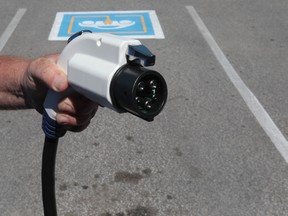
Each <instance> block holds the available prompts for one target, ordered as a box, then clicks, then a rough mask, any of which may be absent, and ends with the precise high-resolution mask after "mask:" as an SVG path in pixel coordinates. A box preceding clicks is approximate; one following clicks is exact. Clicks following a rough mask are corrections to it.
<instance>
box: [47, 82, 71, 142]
mask: <svg viewBox="0 0 288 216" xmlns="http://www.w3.org/2000/svg"><path fill="white" fill-rule="evenodd" d="M72 91H73V90H72V88H71V87H69V88H68V89H67V90H66V91H64V92H62V93H59V92H55V91H53V90H49V91H48V93H47V96H46V99H45V102H44V111H43V114H42V116H43V117H42V130H43V131H44V133H45V135H46V137H47V138H50V139H58V138H60V137H63V136H64V135H65V133H66V129H65V128H63V127H62V126H61V125H59V124H58V123H57V121H56V114H57V112H58V108H57V107H58V103H59V102H60V101H61V100H62V99H63V98H64V97H67V96H68V95H70V94H71V93H72Z"/></svg>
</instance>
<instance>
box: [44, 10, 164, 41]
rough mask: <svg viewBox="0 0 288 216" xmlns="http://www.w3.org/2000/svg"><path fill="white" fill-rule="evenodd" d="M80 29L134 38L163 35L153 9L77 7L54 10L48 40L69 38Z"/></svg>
mask: <svg viewBox="0 0 288 216" xmlns="http://www.w3.org/2000/svg"><path fill="white" fill-rule="evenodd" d="M82 30H90V31H92V32H93V33H107V34H113V35H117V36H123V37H127V38H134V39H140V38H142V39H144V38H145V39H146V38H158V39H164V38H165V37H164V34H163V31H162V28H161V25H160V22H159V20H158V17H157V15H156V12H155V11H153V10H149V11H91V12H89V11H83V12H81V11H79V12H57V14H56V17H55V20H54V24H53V26H52V29H51V32H50V35H49V40H53V41H54V40H56V41H58V40H68V39H69V38H70V37H71V36H72V35H73V34H75V33H76V32H79V31H82Z"/></svg>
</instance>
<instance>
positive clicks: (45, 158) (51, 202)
mask: <svg viewBox="0 0 288 216" xmlns="http://www.w3.org/2000/svg"><path fill="white" fill-rule="evenodd" d="M57 145H58V139H50V138H47V137H45V142H44V149H43V155H42V200H43V207H44V216H57V208H56V197H55V161H56V152H57Z"/></svg>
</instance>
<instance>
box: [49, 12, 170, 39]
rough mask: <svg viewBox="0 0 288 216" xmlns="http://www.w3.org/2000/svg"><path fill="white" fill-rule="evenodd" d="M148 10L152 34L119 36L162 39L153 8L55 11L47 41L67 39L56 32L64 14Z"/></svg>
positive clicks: (160, 28) (162, 35)
mask: <svg viewBox="0 0 288 216" xmlns="http://www.w3.org/2000/svg"><path fill="white" fill-rule="evenodd" d="M143 12H146V13H147V12H148V13H149V15H150V18H151V22H152V26H153V29H154V35H129V36H126V35H125V36H121V37H129V38H133V39H164V38H165V36H164V33H163V30H162V27H161V25H160V22H159V19H158V16H157V14H156V11H155V10H133V11H132V10H131V11H76V12H57V13H56V16H55V20H54V23H53V26H52V29H51V31H50V34H49V37H48V40H49V41H64V40H68V38H69V37H59V36H58V33H59V30H60V27H61V24H62V20H63V17H64V15H66V14H95V13H97V14H107V13H111V14H119V13H125V14H127V13H128V14H129V13H143Z"/></svg>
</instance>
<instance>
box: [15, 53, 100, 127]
mask: <svg viewBox="0 0 288 216" xmlns="http://www.w3.org/2000/svg"><path fill="white" fill-rule="evenodd" d="M58 57H59V55H58V54H53V55H48V56H45V57H40V58H38V59H36V60H34V61H32V62H31V63H30V64H29V66H28V69H27V71H26V72H25V73H24V75H23V78H22V82H21V83H22V89H23V92H24V94H25V100H26V103H27V104H28V105H29V106H31V107H33V108H35V109H36V110H37V111H38V112H40V113H42V112H43V109H44V108H43V103H44V100H45V97H46V94H47V91H48V90H49V89H53V90H54V91H56V92H63V91H65V90H66V89H67V88H68V86H69V84H68V80H67V76H66V74H65V73H64V72H63V71H62V70H61V68H59V67H58V65H57V64H56V62H57V59H58ZM97 108H98V105H97V104H95V103H94V102H92V101H90V100H89V99H87V98H85V97H83V96H81V95H80V94H78V93H76V92H74V93H73V94H72V95H69V96H68V97H66V98H64V99H63V100H62V101H60V102H59V104H58V112H57V114H56V121H57V123H58V124H60V125H62V126H64V127H65V128H66V129H67V130H70V131H82V130H84V129H85V128H86V127H87V126H88V125H89V123H90V120H91V119H92V118H93V117H94V115H95V113H96V111H97Z"/></svg>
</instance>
